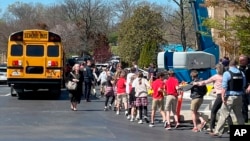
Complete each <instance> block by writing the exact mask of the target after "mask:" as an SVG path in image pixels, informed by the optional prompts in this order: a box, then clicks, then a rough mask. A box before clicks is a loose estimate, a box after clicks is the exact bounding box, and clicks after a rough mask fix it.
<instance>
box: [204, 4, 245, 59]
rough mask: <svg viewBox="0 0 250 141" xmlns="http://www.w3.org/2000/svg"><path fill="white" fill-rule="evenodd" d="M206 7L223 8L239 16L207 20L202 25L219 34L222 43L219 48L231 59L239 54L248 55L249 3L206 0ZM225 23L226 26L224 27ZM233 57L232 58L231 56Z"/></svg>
mask: <svg viewBox="0 0 250 141" xmlns="http://www.w3.org/2000/svg"><path fill="white" fill-rule="evenodd" d="M206 6H213V7H224V8H225V6H228V8H230V9H232V10H233V11H235V12H236V11H237V12H238V13H240V14H237V15H231V16H228V17H226V18H224V19H222V20H218V19H212V18H210V19H207V20H205V22H204V23H203V24H204V25H206V26H208V27H210V28H214V29H216V30H218V32H219V38H223V39H224V41H222V42H221V43H220V46H221V47H223V48H224V49H225V51H226V52H227V53H228V54H229V56H231V57H237V56H238V55H239V54H242V53H244V54H246V55H250V48H249V47H250V46H249V41H250V38H249V37H250V17H249V14H250V1H249V0H224V1H221V0H207V1H206ZM225 23H226V26H225ZM232 55H233V56H232Z"/></svg>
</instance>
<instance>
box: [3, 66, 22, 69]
mask: <svg viewBox="0 0 250 141" xmlns="http://www.w3.org/2000/svg"><path fill="white" fill-rule="evenodd" d="M7 68H8V69H23V67H22V66H20V67H19V66H7Z"/></svg>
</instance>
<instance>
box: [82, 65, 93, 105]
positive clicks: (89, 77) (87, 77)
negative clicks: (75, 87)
mask: <svg viewBox="0 0 250 141" xmlns="http://www.w3.org/2000/svg"><path fill="white" fill-rule="evenodd" d="M83 77H84V79H83V80H84V97H85V98H86V101H87V102H90V94H91V86H92V82H93V80H94V76H93V72H92V69H91V60H87V65H86V66H85V68H84V70H83Z"/></svg>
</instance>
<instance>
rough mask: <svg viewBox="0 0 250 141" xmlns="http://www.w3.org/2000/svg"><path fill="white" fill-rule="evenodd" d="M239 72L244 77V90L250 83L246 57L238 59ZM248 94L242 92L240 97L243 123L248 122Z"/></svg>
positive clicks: (249, 69) (249, 70)
mask: <svg viewBox="0 0 250 141" xmlns="http://www.w3.org/2000/svg"><path fill="white" fill-rule="evenodd" d="M238 68H239V70H240V71H242V72H243V73H244V74H245V76H246V84H247V85H246V88H247V86H248V85H249V83H250V68H249V66H248V57H247V56H246V55H241V56H240V57H239V67H238ZM249 99H250V98H249V93H246V92H244V94H243V95H242V102H243V105H242V114H243V117H244V121H245V123H247V122H248V105H249Z"/></svg>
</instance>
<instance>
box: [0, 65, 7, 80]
mask: <svg viewBox="0 0 250 141" xmlns="http://www.w3.org/2000/svg"><path fill="white" fill-rule="evenodd" d="M0 83H5V84H7V65H6V64H1V65H0Z"/></svg>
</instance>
